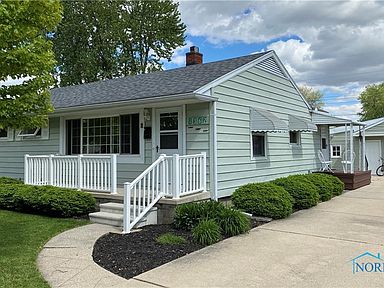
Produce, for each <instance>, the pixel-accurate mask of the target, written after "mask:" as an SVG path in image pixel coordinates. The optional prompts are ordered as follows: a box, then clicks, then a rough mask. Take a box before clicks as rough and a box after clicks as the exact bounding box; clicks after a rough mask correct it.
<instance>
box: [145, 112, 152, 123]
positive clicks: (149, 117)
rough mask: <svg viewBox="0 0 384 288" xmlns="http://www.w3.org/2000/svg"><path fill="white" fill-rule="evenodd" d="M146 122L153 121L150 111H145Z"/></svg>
mask: <svg viewBox="0 0 384 288" xmlns="http://www.w3.org/2000/svg"><path fill="white" fill-rule="evenodd" d="M144 120H145V121H151V113H150V112H149V110H148V109H144Z"/></svg>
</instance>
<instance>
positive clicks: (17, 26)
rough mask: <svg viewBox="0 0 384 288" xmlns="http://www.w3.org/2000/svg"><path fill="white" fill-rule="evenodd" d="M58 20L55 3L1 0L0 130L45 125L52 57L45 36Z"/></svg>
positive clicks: (54, 1) (56, 4)
mask: <svg viewBox="0 0 384 288" xmlns="http://www.w3.org/2000/svg"><path fill="white" fill-rule="evenodd" d="M60 19H61V4H60V2H59V1H57V0H21V1H12V0H1V1H0V128H5V127H10V128H15V129H19V128H33V127H39V126H43V125H45V124H46V123H47V119H48V116H47V115H48V113H49V112H51V111H52V105H51V101H50V92H49V87H50V86H52V85H53V83H54V79H53V77H52V76H51V73H50V72H51V71H52V69H53V67H54V65H55V57H54V54H53V51H52V43H51V42H50V41H49V40H47V37H46V35H47V32H48V31H52V30H53V29H54V28H55V26H56V25H57V23H58V22H59V21H60ZM12 79H13V80H14V81H16V82H17V83H16V84H15V85H9V83H10V80H12ZM6 83H7V85H6Z"/></svg>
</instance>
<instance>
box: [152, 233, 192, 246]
mask: <svg viewBox="0 0 384 288" xmlns="http://www.w3.org/2000/svg"><path fill="white" fill-rule="evenodd" d="M156 242H157V243H160V244H164V245H180V244H185V243H187V240H185V238H184V237H183V236H179V235H176V234H173V233H165V234H162V235H160V236H159V237H157V238H156Z"/></svg>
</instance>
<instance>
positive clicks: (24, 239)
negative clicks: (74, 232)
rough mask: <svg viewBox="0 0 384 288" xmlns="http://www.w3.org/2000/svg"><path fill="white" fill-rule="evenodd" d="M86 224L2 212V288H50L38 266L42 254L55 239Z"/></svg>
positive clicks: (0, 250) (0, 221)
mask: <svg viewBox="0 0 384 288" xmlns="http://www.w3.org/2000/svg"><path fill="white" fill-rule="evenodd" d="M87 223H88V221H86V220H75V219H59V218H49V217H44V216H37V215H31V214H22V213H17V212H11V211H5V210H0V287H7V288H13V287H23V288H25V287H34V288H36V287H37V288H39V287H49V285H48V284H47V283H46V282H45V281H44V279H43V277H42V276H41V275H40V273H39V271H38V269H37V266H36V258H37V255H38V253H39V251H40V250H41V248H42V247H43V246H44V244H45V243H46V242H47V241H48V240H49V239H51V238H52V237H53V236H55V235H57V234H59V233H61V232H63V231H65V230H68V229H71V228H74V227H77V226H81V225H84V224H87Z"/></svg>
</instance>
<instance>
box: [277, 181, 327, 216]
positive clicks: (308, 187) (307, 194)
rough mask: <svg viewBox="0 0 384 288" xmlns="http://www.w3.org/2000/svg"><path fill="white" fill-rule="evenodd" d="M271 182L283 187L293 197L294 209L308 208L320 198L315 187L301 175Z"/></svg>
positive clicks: (314, 204)
mask: <svg viewBox="0 0 384 288" xmlns="http://www.w3.org/2000/svg"><path fill="white" fill-rule="evenodd" d="M273 183H274V184H276V185H278V186H280V187H282V188H284V189H285V190H286V191H287V192H288V193H289V194H290V195H291V196H292V197H293V199H294V201H293V207H294V208H296V209H308V208H310V207H313V206H316V205H317V203H318V202H319V200H320V195H319V192H318V189H317V187H316V186H315V185H314V184H312V183H311V182H310V181H309V180H305V179H303V177H302V176H299V177H298V176H296V175H293V176H288V177H285V178H279V179H276V180H274V181H273Z"/></svg>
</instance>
